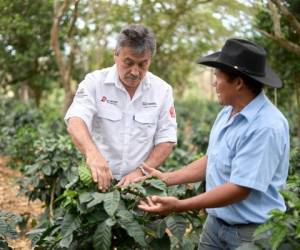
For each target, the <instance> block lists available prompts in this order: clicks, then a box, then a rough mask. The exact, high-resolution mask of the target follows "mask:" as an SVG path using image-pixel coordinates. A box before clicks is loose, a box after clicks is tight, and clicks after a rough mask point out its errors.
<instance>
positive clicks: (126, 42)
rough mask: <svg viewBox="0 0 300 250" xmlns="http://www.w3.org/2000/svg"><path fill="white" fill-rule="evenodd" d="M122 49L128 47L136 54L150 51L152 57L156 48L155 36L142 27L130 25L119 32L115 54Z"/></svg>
mask: <svg viewBox="0 0 300 250" xmlns="http://www.w3.org/2000/svg"><path fill="white" fill-rule="evenodd" d="M122 47H129V48H131V49H132V50H133V51H134V52H135V53H137V54H140V53H143V52H145V51H150V52H151V55H153V54H154V53H155V48H156V40H155V36H154V34H153V33H152V32H151V31H150V30H149V29H148V28H146V27H145V26H143V25H140V24H130V25H128V26H126V27H125V28H124V29H123V30H122V31H121V32H120V34H119V36H118V38H117V45H116V54H118V53H119V51H120V49H121V48H122Z"/></svg>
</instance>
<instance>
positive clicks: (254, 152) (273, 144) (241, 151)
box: [139, 39, 289, 249]
mask: <svg viewBox="0 0 300 250" xmlns="http://www.w3.org/2000/svg"><path fill="white" fill-rule="evenodd" d="M198 63H199V64H204V65H207V66H210V67H213V68H215V76H216V80H215V82H214V86H215V88H216V92H217V96H218V101H219V103H220V104H221V105H224V108H223V109H222V110H221V111H220V113H219V114H218V116H217V118H216V120H215V122H214V125H213V127H212V130H211V134H210V139H209V146H208V150H207V153H206V155H205V156H204V157H202V158H201V159H199V160H196V161H194V162H192V163H190V164H189V165H187V166H186V167H184V168H182V169H179V170H177V171H173V172H166V173H162V172H160V171H158V170H154V169H150V168H149V169H148V168H145V170H146V171H148V172H149V173H150V175H154V176H157V177H159V178H161V179H162V180H163V181H165V183H166V184H167V185H175V184H183V183H190V182H197V181H201V180H204V179H205V180H206V192H204V193H202V194H199V195H197V196H195V197H192V198H189V199H184V200H179V199H177V198H176V197H159V196H152V197H148V198H147V200H146V201H143V202H141V203H140V205H139V207H140V208H141V209H143V210H145V211H148V212H154V213H163V214H168V213H171V212H183V211H188V210H194V209H203V208H205V209H206V211H207V214H208V217H207V220H206V223H205V225H204V228H203V232H202V234H201V237H200V241H199V248H198V249H235V248H237V247H239V246H240V245H241V244H242V243H244V242H251V240H252V235H253V232H254V231H255V229H256V228H257V226H259V225H260V224H262V223H264V222H265V221H266V220H267V217H268V213H269V212H270V211H271V210H272V209H280V210H282V211H284V210H285V209H286V207H285V203H284V200H283V198H282V196H281V195H280V193H279V190H281V189H282V188H283V187H284V185H285V183H286V178H287V175H288V161H289V127H288V122H287V120H286V119H285V117H284V116H283V115H282V113H281V112H280V111H279V110H278V109H277V108H276V107H275V106H274V105H273V104H272V103H271V102H270V100H269V99H268V98H267V96H266V95H265V93H264V91H263V85H268V86H270V87H274V88H279V87H281V86H282V83H281V80H280V79H279V78H278V76H277V75H276V74H275V73H274V72H273V71H272V70H271V69H270V68H269V67H268V65H267V64H266V52H265V50H264V49H263V48H261V47H260V46H258V45H256V44H254V43H252V42H250V41H247V40H242V39H229V40H227V41H226V43H225V45H224V46H223V48H222V50H221V51H220V52H216V53H213V54H211V55H208V56H206V57H203V58H201V59H199V60H198Z"/></svg>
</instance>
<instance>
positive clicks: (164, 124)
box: [65, 65, 177, 179]
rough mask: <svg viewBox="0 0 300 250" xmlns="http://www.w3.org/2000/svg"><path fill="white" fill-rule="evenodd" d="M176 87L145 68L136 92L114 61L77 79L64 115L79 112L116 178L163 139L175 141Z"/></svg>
mask: <svg viewBox="0 0 300 250" xmlns="http://www.w3.org/2000/svg"><path fill="white" fill-rule="evenodd" d="M172 92H173V91H172V87H171V86H170V85H169V84H167V83H166V82H164V81H163V80H162V79H160V78H159V77H157V76H155V75H154V74H152V73H150V72H147V74H146V76H145V77H144V79H143V80H142V81H141V83H140V85H139V86H138V88H137V90H136V92H135V94H134V96H133V98H132V99H131V98H130V96H129V94H128V92H127V91H126V89H125V88H124V86H123V85H122V83H121V82H120V80H119V77H118V73H117V69H116V65H114V66H113V67H110V68H106V69H102V70H96V71H94V72H92V73H90V74H87V75H86V77H85V79H84V80H83V81H82V82H81V83H80V84H79V87H78V89H77V92H76V95H75V97H74V99H73V103H72V104H71V106H70V107H69V109H68V111H67V113H66V115H65V121H66V122H67V120H68V119H69V118H70V117H79V118H81V119H82V120H83V121H84V122H85V124H86V125H87V127H88V129H89V132H90V133H91V136H92V138H93V141H94V142H95V144H96V145H97V147H98V149H99V150H100V152H101V154H102V155H103V156H104V157H105V158H106V160H107V161H108V164H109V166H110V168H111V170H112V173H113V175H114V178H116V179H121V178H122V177H123V176H125V175H126V174H128V173H130V172H132V171H133V170H135V169H136V168H137V167H138V166H140V164H141V163H142V162H143V161H144V160H145V159H146V158H147V157H148V156H149V154H150V152H151V150H152V149H153V147H154V146H155V145H157V144H159V143H162V142H174V143H176V142H177V137H176V128H177V124H176V117H175V109H174V101H173V93H172Z"/></svg>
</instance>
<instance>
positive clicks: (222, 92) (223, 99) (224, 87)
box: [213, 69, 238, 105]
mask: <svg viewBox="0 0 300 250" xmlns="http://www.w3.org/2000/svg"><path fill="white" fill-rule="evenodd" d="M213 86H214V87H215V88H216V93H217V97H218V101H219V103H220V104H221V105H232V104H233V103H234V100H235V99H236V97H237V94H238V91H237V88H236V84H234V82H230V81H229V77H228V76H227V75H226V73H224V72H223V71H221V70H219V69H215V80H214V83H213Z"/></svg>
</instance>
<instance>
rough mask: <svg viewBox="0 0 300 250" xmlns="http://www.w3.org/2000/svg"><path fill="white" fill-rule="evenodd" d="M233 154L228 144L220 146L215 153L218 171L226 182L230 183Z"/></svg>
mask: <svg viewBox="0 0 300 250" xmlns="http://www.w3.org/2000/svg"><path fill="white" fill-rule="evenodd" d="M232 154H233V153H232V150H231V149H230V148H229V147H228V146H227V145H226V144H222V145H220V147H219V148H218V150H216V151H215V152H214V158H215V161H216V162H215V164H216V168H217V171H218V172H219V173H220V174H222V175H223V177H225V178H226V180H225V181H229V178H230V174H231V163H232V157H233V156H232ZM227 178H228V179H227Z"/></svg>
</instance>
